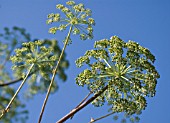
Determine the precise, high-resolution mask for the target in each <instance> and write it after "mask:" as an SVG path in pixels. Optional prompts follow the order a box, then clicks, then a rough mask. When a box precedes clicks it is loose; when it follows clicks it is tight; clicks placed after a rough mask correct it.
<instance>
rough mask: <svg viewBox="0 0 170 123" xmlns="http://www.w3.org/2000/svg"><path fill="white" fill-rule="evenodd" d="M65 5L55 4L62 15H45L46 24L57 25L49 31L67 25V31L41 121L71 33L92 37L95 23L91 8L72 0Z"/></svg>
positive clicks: (64, 28)
mask: <svg viewBox="0 0 170 123" xmlns="http://www.w3.org/2000/svg"><path fill="white" fill-rule="evenodd" d="M66 5H67V6H64V5H62V4H58V5H56V8H57V9H59V10H61V12H62V13H63V14H64V17H62V16H61V15H60V14H59V13H55V14H54V13H51V14H49V15H48V16H47V18H48V20H47V21H46V22H47V24H51V23H56V22H57V23H58V24H59V26H55V27H51V28H50V29H49V33H52V34H55V33H56V31H57V30H59V31H64V30H66V29H67V27H69V32H68V34H67V36H66V37H65V39H64V46H63V49H62V52H61V54H60V56H59V60H58V63H57V65H56V66H55V68H54V70H53V76H52V78H51V82H50V85H49V88H48V92H47V94H46V98H45V99H44V103H43V106H42V109H41V112H40V117H39V120H38V122H39V123H40V122H41V119H42V116H43V112H44V109H45V106H46V103H47V100H48V97H49V94H50V91H51V87H52V84H53V82H54V78H55V76H56V73H57V70H58V66H59V64H60V61H61V59H62V56H63V53H64V51H65V49H66V46H67V45H68V44H70V43H71V42H72V40H71V34H76V35H80V39H81V40H86V39H92V38H93V28H92V26H93V25H95V21H94V19H93V18H89V17H90V16H91V10H90V9H86V8H85V7H84V5H83V4H82V3H80V4H76V3H75V2H74V1H68V2H66Z"/></svg>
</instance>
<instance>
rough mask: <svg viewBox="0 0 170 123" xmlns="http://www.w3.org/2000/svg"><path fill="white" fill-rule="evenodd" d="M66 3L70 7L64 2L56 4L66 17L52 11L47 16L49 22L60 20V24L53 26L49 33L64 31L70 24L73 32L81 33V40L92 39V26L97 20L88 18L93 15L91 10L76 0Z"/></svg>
mask: <svg viewBox="0 0 170 123" xmlns="http://www.w3.org/2000/svg"><path fill="white" fill-rule="evenodd" d="M66 5H67V6H68V7H66V6H64V5H62V4H58V5H56V8H57V9H59V10H61V11H62V12H63V13H64V15H65V17H61V16H60V14H59V13H56V14H54V13H51V14H49V15H48V16H47V18H48V20H47V21H46V23H47V24H52V23H54V22H59V24H60V25H59V26H57V27H51V28H50V29H49V33H52V34H55V33H56V31H57V30H60V31H63V30H65V29H66V28H67V27H68V26H72V27H73V28H72V33H73V34H75V35H80V39H81V40H86V39H92V38H93V28H92V26H94V25H95V21H94V19H93V18H88V17H90V16H91V13H92V12H91V10H90V9H86V8H85V6H84V5H83V4H82V3H80V4H76V3H75V2H74V1H68V2H66Z"/></svg>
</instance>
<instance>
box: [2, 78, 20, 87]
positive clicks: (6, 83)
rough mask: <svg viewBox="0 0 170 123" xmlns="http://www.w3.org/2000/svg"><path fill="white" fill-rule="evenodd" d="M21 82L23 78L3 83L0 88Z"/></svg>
mask: <svg viewBox="0 0 170 123" xmlns="http://www.w3.org/2000/svg"><path fill="white" fill-rule="evenodd" d="M21 80H23V78H18V79H15V80H11V81H9V82H5V83H2V84H0V87H4V86H8V85H12V84H15V83H18V82H19V81H21Z"/></svg>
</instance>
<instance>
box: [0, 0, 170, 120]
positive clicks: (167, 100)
mask: <svg viewBox="0 0 170 123" xmlns="http://www.w3.org/2000/svg"><path fill="white" fill-rule="evenodd" d="M64 2H65V0H0V31H2V30H3V28H4V27H6V26H7V27H13V26H18V27H24V28H25V29H26V30H27V32H30V33H31V36H32V38H39V39H44V38H50V39H51V38H53V39H54V38H56V39H58V40H59V41H62V40H63V38H64V37H63V36H64V35H63V34H62V33H58V34H56V35H52V34H48V28H49V27H50V26H48V25H46V24H45V21H46V16H47V14H49V13H51V12H57V10H56V9H55V5H56V4H58V3H64ZM76 2H83V3H84V4H85V5H86V7H88V8H90V9H91V10H92V11H93V17H94V19H95V20H96V26H95V32H94V36H95V38H94V40H92V41H90V40H88V41H85V42H84V41H80V40H78V38H73V44H72V45H69V47H68V48H67V50H66V53H67V59H69V60H70V67H69V69H68V70H67V71H66V73H67V74H68V80H67V82H65V83H63V82H62V81H61V80H59V81H58V83H59V91H58V92H57V93H56V94H53V95H52V96H50V98H49V101H48V104H47V107H46V110H45V113H44V117H43V122H42V123H55V122H56V121H57V120H58V119H59V118H61V117H62V116H64V115H65V114H66V113H68V112H69V111H70V110H71V109H72V108H73V107H74V106H76V105H77V104H78V103H79V101H80V100H81V99H82V98H83V97H84V96H85V95H86V94H87V93H88V91H87V89H86V88H82V87H78V86H77V85H76V84H75V81H74V78H75V77H76V75H77V74H78V73H79V72H80V71H81V69H78V68H76V66H75V62H74V61H75V60H76V59H77V58H78V57H79V56H81V55H83V54H84V52H85V51H86V50H88V49H92V47H93V43H94V41H96V40H100V39H103V38H110V37H111V36H113V35H117V36H119V37H120V38H122V39H123V40H126V41H128V40H134V41H136V42H138V43H140V44H141V45H142V46H145V47H147V48H149V49H150V50H151V52H152V53H153V54H154V55H155V56H156V63H155V65H156V68H157V70H158V71H159V73H160V75H161V78H160V79H159V80H158V84H157V88H156V90H157V93H156V96H155V97H154V98H149V99H148V106H147V108H146V110H145V111H143V113H142V115H141V117H140V118H141V120H140V123H169V122H170V82H169V76H170V72H169V71H168V70H170V1H169V0H76ZM60 46H61V47H62V46H63V45H62V43H60ZM20 95H22V94H21V93H20ZM44 97H45V95H37V96H35V97H34V98H33V100H29V101H25V102H26V104H27V107H26V108H27V109H28V110H29V112H30V115H29V120H28V121H27V123H36V122H37V121H38V116H39V112H40V109H41V106H42V102H43V99H44ZM21 99H22V100H23V97H21ZM106 111H107V107H103V108H94V107H93V106H88V107H87V108H85V109H84V110H82V111H80V112H79V113H78V114H76V116H75V117H74V118H73V119H72V120H68V123H80V122H81V123H87V122H88V121H89V120H90V117H94V118H96V117H99V116H101V115H103V114H105V113H106ZM98 123H118V121H117V122H116V121H113V120H112V117H108V118H106V119H104V120H101V121H100V122H98Z"/></svg>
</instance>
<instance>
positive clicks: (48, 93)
mask: <svg viewBox="0 0 170 123" xmlns="http://www.w3.org/2000/svg"><path fill="white" fill-rule="evenodd" d="M72 27H73V25H71V26H70V29H69V32H68V35H67V37H66V41H65V43H64V47H63V49H62V51H61V54H60V57H59V60H58V62H57V65H56V67H55V68H54V70H53V75H52V78H51V82H50V85H49V87H48V91H47V94H46V97H45V99H44V103H43V106H42V109H41V112H40V116H39V120H38V123H41V120H42V116H43V113H44V110H45V106H46V103H47V101H48V97H49V95H50V91H51V88H52V84H53V82H54V79H55V76H56V73H57V70H58V67H59V64H60V62H61V59H62V56H63V54H64V51H65V49H66V46H67V44H68V41H69V38H70V35H71V31H72Z"/></svg>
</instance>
